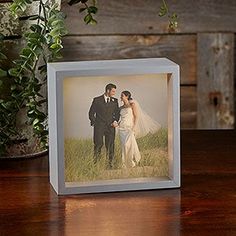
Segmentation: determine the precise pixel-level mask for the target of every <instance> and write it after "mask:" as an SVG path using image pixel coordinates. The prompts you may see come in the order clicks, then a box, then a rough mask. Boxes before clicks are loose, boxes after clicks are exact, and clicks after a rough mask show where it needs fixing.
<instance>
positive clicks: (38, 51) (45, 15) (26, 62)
mask: <svg viewBox="0 0 236 236" xmlns="http://www.w3.org/2000/svg"><path fill="white" fill-rule="evenodd" d="M33 3H34V1H33V0H13V2H12V4H11V5H10V8H9V10H10V11H11V12H12V14H13V15H14V16H15V17H18V18H19V20H28V21H30V22H31V24H30V27H29V29H28V30H27V32H26V33H25V34H24V35H23V40H24V42H25V45H24V47H23V48H22V49H21V51H20V53H19V58H17V59H16V60H14V66H13V67H12V68H11V69H9V70H8V68H7V69H4V68H3V67H2V66H1V65H2V64H3V63H2V62H4V61H5V60H7V57H6V55H5V54H4V53H3V48H4V47H3V45H4V43H3V42H4V36H3V35H2V34H0V90H1V89H4V86H3V85H4V82H3V81H4V80H3V79H4V78H6V77H8V79H9V80H10V81H11V86H10V88H9V89H8V90H9V91H8V94H7V95H6V96H4V97H3V96H0V112H1V117H0V155H3V154H4V153H5V152H6V146H7V145H10V144H11V138H12V136H14V135H17V134H18V130H17V129H16V116H17V113H18V112H19V111H20V110H21V109H22V108H27V116H28V119H29V120H28V124H29V125H31V126H32V128H33V131H34V135H35V136H36V137H37V138H38V139H39V140H40V144H41V146H42V148H48V141H47V139H48V127H47V118H48V117H47V112H46V111H44V110H43V106H46V104H47V97H46V96H45V94H43V93H42V88H43V86H45V87H46V82H47V67H46V64H47V62H52V61H57V60H58V59H59V58H61V53H60V51H61V49H62V48H63V45H62V37H63V36H65V35H66V34H67V30H66V28H65V17H66V16H65V14H64V13H63V12H61V11H60V10H58V5H57V4H55V3H52V1H50V0H48V1H46V2H45V1H43V0H39V5H38V13H37V14H34V15H28V16H21V15H22V13H24V12H25V11H26V9H27V8H28V7H29V6H30V5H31V4H33ZM68 4H69V5H71V6H74V5H78V6H79V13H82V12H85V13H86V15H85V16H84V18H83V19H84V22H85V23H86V24H91V25H94V24H97V21H96V20H95V19H94V16H95V14H96V13H97V11H98V9H97V7H96V4H97V1H96V0H69V1H68ZM167 13H169V9H168V7H167V5H166V3H165V1H163V6H162V7H161V9H160V16H164V15H166V14H167ZM169 18H170V20H171V21H170V22H171V23H170V26H171V27H172V26H174V27H175V26H176V27H177V24H176V23H175V22H177V21H175V20H176V19H177V16H176V17H175V15H174V14H173V15H172V16H169Z"/></svg>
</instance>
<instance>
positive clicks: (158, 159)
mask: <svg viewBox="0 0 236 236" xmlns="http://www.w3.org/2000/svg"><path fill="white" fill-rule="evenodd" d="M167 140H168V138H167V129H166V128H162V129H160V130H159V131H158V132H157V133H155V134H148V135H146V136H145V137H142V138H138V139H137V143H138V146H139V150H140V153H141V160H140V163H139V165H138V166H136V167H133V168H125V169H124V168H122V167H121V166H122V162H121V147H120V140H119V136H118V135H117V136H116V139H115V156H114V160H113V168H112V169H108V168H107V166H108V160H107V158H106V153H105V145H104V147H103V148H102V155H101V156H102V157H101V159H100V160H99V161H98V162H97V163H96V164H94V162H93V141H92V139H75V138H67V139H65V142H64V145H65V155H64V156H65V180H66V182H75V181H76V182H77V181H94V180H108V179H123V178H138V177H156V176H167V174H168V159H167V155H168V153H167V151H168V150H167V146H168V145H167Z"/></svg>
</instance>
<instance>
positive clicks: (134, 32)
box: [0, 0, 236, 129]
mask: <svg viewBox="0 0 236 236" xmlns="http://www.w3.org/2000/svg"><path fill="white" fill-rule="evenodd" d="M0 2H1V0H0ZM161 2H162V1H161V0H145V1H144V0H129V1H126V0H120V1H116V0H109V1H106V0H98V9H99V11H98V14H97V16H96V19H97V20H98V24H97V25H96V26H90V25H85V24H84V23H83V21H82V18H83V16H84V14H83V13H79V11H78V7H70V6H68V4H67V1H66V0H62V8H61V9H62V11H63V12H65V13H66V14H67V19H66V25H67V28H68V30H69V34H68V36H66V37H65V38H64V49H63V56H64V58H63V60H64V61H73V60H99V59H121V58H146V57H168V58H170V59H171V60H173V61H175V62H176V63H178V64H179V65H180V66H181V128H182V129H188V128H191V129H195V128H200V129H215V128H219V129H222V128H223V129H225V128H226V129H227V128H233V127H234V104H235V102H234V74H235V73H234V68H235V64H234V58H235V47H234V45H235V43H234V41H235V31H236V18H235V12H236V1H235V0H225V1H215V0H199V1H193V0H178V1H176V0H167V3H168V4H169V6H170V9H171V11H174V12H176V13H177V14H178V15H179V27H178V30H177V31H176V32H175V33H170V32H169V30H168V19H167V18H160V17H159V16H158V10H159V7H160V6H161ZM15 28H16V29H15V30H11V34H16V35H17V34H19V33H18V32H19V30H18V29H17V27H15ZM0 32H1V31H0ZM14 43H15V42H14ZM10 44H11V42H9V45H10ZM15 44H18V43H15ZM216 103H217V105H215V104H216Z"/></svg>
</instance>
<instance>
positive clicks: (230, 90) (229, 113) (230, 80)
mask: <svg viewBox="0 0 236 236" xmlns="http://www.w3.org/2000/svg"><path fill="white" fill-rule="evenodd" d="M197 41H198V43H197V45H198V50H197V55H198V82H197V98H198V108H197V109H198V111H197V126H198V128H200V129H217V128H223V129H227V128H233V127H234V34H231V33H225V34H224V33H202V34H198V40H197Z"/></svg>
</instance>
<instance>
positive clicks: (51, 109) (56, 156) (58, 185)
mask: <svg viewBox="0 0 236 236" xmlns="http://www.w3.org/2000/svg"><path fill="white" fill-rule="evenodd" d="M47 68H48V80H47V81H48V82H47V85H48V94H47V95H48V126H49V180H50V184H51V185H52V187H53V189H54V190H55V192H56V193H57V194H58V195H67V194H82V193H97V192H116V191H132V190H148V189H167V188H179V187H180V186H181V171H180V169H181V166H180V69H179V65H178V64H176V63H174V62H173V61H171V60H169V59H167V58H145V59H142V58H138V59H119V60H96V61H76V62H55V63H48V65H47ZM161 73H165V74H167V76H166V77H167V90H168V91H167V93H168V167H169V174H168V176H163V177H152V178H149V177H146V178H134V179H133V178H130V179H114V180H98V181H91V182H84V183H83V182H65V173H64V172H65V162H64V119H63V80H64V79H65V78H68V77H76V76H77V77H82V76H85V77H86V76H118V75H139V74H142V75H144V74H161Z"/></svg>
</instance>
